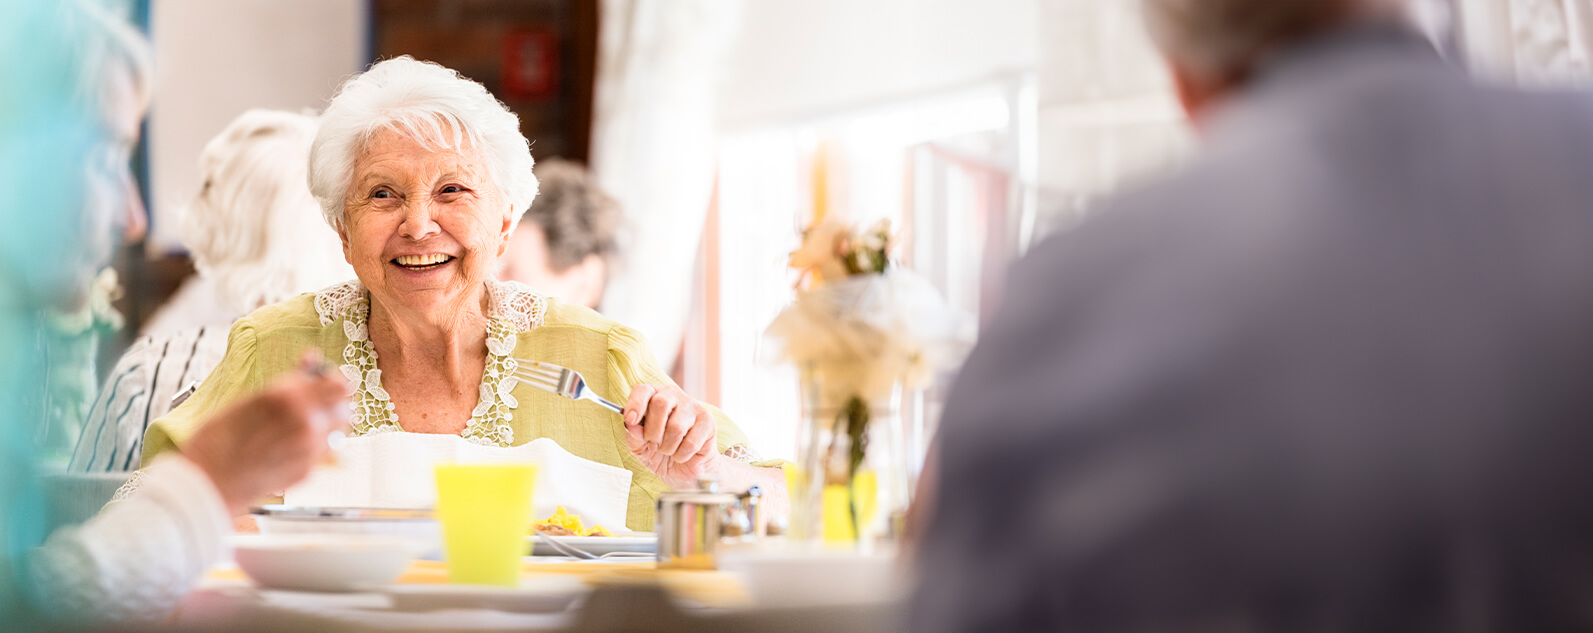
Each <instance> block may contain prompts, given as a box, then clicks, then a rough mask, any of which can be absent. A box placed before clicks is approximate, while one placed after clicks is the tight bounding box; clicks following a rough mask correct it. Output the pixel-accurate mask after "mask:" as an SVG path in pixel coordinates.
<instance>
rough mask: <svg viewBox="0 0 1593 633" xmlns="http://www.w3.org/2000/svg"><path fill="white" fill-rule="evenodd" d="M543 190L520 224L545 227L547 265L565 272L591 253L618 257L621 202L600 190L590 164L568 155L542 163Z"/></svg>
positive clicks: (541, 180)
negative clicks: (615, 253)
mask: <svg viewBox="0 0 1593 633" xmlns="http://www.w3.org/2000/svg"><path fill="white" fill-rule="evenodd" d="M536 174H537V177H538V179H539V181H540V183H541V186H542V194H541V195H539V196H537V201H536V202H534V203H532V204H531V210H530V211H528V212H526V214H525V217H524V218H522V219H521V220H520V221H521V222H534V223H536V225H537V226H539V227H541V228H542V236H543V239H544V241H545V242H546V243H547V254H548V266H549V268H551V269H552V270H553V271H554V272H561V273H562V272H564V271H566V270H569V269H570V267H571V266H574V265H576V264H579V263H581V261H582V260H584V259H586V257H587V256H588V255H596V256H598V257H601V258H603V259H604V260H607V259H609V258H610V257H612V256H613V255H614V251H615V248H616V243H615V234H616V233H617V232H618V231H619V223H620V208H619V202H618V201H616V200H614V198H612V197H610V196H609V195H608V194H606V193H603V190H602V189H599V188H598V186H597V183H594V182H592V179H591V177H590V176H589V175H588V174H587V173H586V168H584V167H581V166H580V165H578V164H576V163H572V162H570V161H567V160H563V159H558V158H554V159H550V160H544V161H542V162H541V163H539V164H537V168H536Z"/></svg>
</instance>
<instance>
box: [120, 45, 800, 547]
mask: <svg viewBox="0 0 1593 633" xmlns="http://www.w3.org/2000/svg"><path fill="white" fill-rule="evenodd" d="M310 188H311V190H312V191H313V192H314V194H315V196H316V198H317V199H318V200H319V201H320V203H321V207H322V210H323V211H324V213H325V215H326V219H327V221H328V223H329V224H331V225H332V227H333V229H335V230H336V232H337V235H338V236H339V238H340V239H341V240H342V244H343V253H344V257H345V258H346V259H347V260H348V262H349V263H350V264H351V265H352V266H353V267H354V271H355V276H356V277H357V279H355V280H352V281H349V282H347V283H344V284H341V285H338V286H334V287H332V288H328V289H326V290H323V291H321V292H318V293H315V294H313V295H304V296H300V297H298V298H295V299H291V300H288V301H285V302H282V303H279V304H277V305H273V306H270V307H267V308H264V309H261V310H259V311H257V312H255V313H253V314H250V315H249V316H247V317H244V318H243V319H240V320H239V321H238V323H237V325H235V326H234V327H233V329H232V332H231V333H230V335H229V342H228V347H227V355H226V357H225V358H224V359H223V360H222V362H221V364H220V365H219V366H218V367H217V368H216V370H215V372H214V373H212V374H211V376H210V377H209V378H207V379H206V380H205V382H204V384H203V385H202V386H201V387H200V389H199V391H198V392H197V393H195V394H194V396H193V397H192V398H190V399H189V400H188V401H187V402H186V403H184V404H183V405H182V406H180V407H178V408H177V409H176V410H174V411H172V412H171V413H170V414H168V415H166V416H165V417H163V418H161V419H160V420H157V421H156V422H154V423H153V424H152V425H151V426H150V429H149V433H148V434H147V435H146V438H145V443H144V456H145V458H146V459H148V458H149V457H152V456H154V455H157V454H159V453H162V452H165V451H170V450H174V449H184V450H185V449H186V442H187V439H188V437H189V436H190V435H192V434H193V433H194V431H195V430H196V429H197V428H198V426H199V421H200V420H202V419H204V418H206V417H208V416H209V415H210V414H211V413H212V412H214V411H217V410H219V409H221V408H222V407H225V406H227V405H228V404H229V403H231V402H233V401H235V400H236V399H238V398H239V397H241V396H243V395H245V394H249V393H252V392H253V391H255V390H256V389H258V388H259V387H260V386H261V385H262V384H264V382H265V381H268V380H270V379H271V378H273V377H275V376H277V375H279V374H282V373H283V372H285V371H288V370H289V369H291V368H292V367H293V366H294V362H295V360H296V359H297V358H298V357H299V355H300V353H301V351H302V350H303V348H305V347H311V348H315V349H319V350H320V351H321V353H322V354H324V355H325V356H326V357H327V358H331V359H341V361H342V365H341V367H340V370H341V372H342V373H343V375H344V376H347V377H348V378H349V379H350V381H351V382H353V383H354V384H355V387H356V389H355V392H354V420H353V432H354V433H355V434H356V435H370V434H378V433H390V432H411V433H422V434H450V435H457V436H461V437H463V438H464V439H466V440H469V441H471V442H474V443H477V444H485V445H492V446H518V445H521V444H525V443H527V442H529V441H531V440H533V439H538V438H551V439H552V440H554V441H555V442H557V443H558V445H559V446H560V447H562V448H563V449H564V450H566V451H569V452H570V453H572V454H574V455H575V456H577V457H580V458H583V459H585V460H590V461H592V462H597V463H599V464H604V465H607V466H613V467H619V468H624V469H625V470H628V471H630V473H631V475H632V477H631V483H630V492H629V502H628V509H627V511H626V523H627V526H628V527H630V528H631V529H636V530H651V529H652V528H653V511H654V503H655V499H656V497H657V496H658V495H659V494H660V493H663V492H665V491H668V490H670V489H680V488H692V487H695V486H696V482H697V477H698V476H699V475H703V474H713V475H717V476H718V477H719V479H720V481H721V482H722V483H723V484H724V485H725V486H726V487H727V488H733V489H745V488H747V487H749V486H752V485H759V486H761V487H762V488H763V490H765V491H768V492H769V493H771V501H773V502H774V503H775V504H777V505H776V506H775V507H780V506H782V505H783V503H784V502H783V499H784V494H783V492H784V488H785V484H784V477H783V474H782V472H781V471H780V470H779V469H778V468H765V467H758V466H756V465H754V464H753V463H752V462H753V461H754V458H753V457H752V454H753V453H752V451H751V447H749V446H748V445H747V441H746V438H745V436H744V435H743V434H742V432H741V431H740V430H739V429H737V428H736V426H735V425H734V424H733V423H731V422H730V420H728V419H727V418H725V416H724V415H723V414H721V413H720V412H718V411H717V410H715V409H713V408H711V407H709V406H707V405H704V404H701V403H699V402H697V401H696V400H694V399H692V398H691V397H689V396H687V395H686V394H685V393H684V392H682V391H681V389H680V388H679V387H677V386H675V385H674V383H672V382H671V381H670V380H669V377H668V376H667V375H665V373H664V372H663V371H662V370H661V369H660V368H659V367H658V366H657V363H656V362H655V361H654V360H653V355H652V353H651V352H650V351H649V350H648V349H647V346H646V345H645V343H643V341H642V340H641V338H640V336H639V335H638V334H637V333H636V332H635V331H633V330H631V329H630V328H627V327H625V326H622V325H620V324H618V323H615V322H613V321H610V320H608V319H605V318H603V317H602V316H600V315H598V314H597V313H595V312H592V311H591V310H588V309H586V308H584V307H580V306H575V305H570V304H567V303H563V302H561V301H559V300H557V299H553V298H550V297H545V296H542V295H539V294H537V293H536V292H534V291H533V290H531V289H530V288H527V287H526V286H524V285H521V284H518V283H514V282H503V281H498V280H497V279H494V278H493V276H492V272H493V271H494V270H496V269H497V265H498V258H499V257H500V256H501V255H502V254H503V253H504V250H505V248H506V247H507V245H508V243H509V239H510V235H511V234H512V232H513V230H514V228H515V225H516V222H517V221H518V220H519V218H520V215H521V214H523V213H524V212H525V210H526V208H527V207H528V206H530V204H531V201H532V199H533V198H534V197H535V196H536V193H537V181H536V178H535V177H534V176H533V174H532V159H531V153H530V149H529V144H528V142H527V141H526V139H525V137H524V136H523V135H521V134H520V129H519V123H518V120H517V119H516V117H515V116H514V114H513V113H511V112H509V111H508V110H507V109H506V108H505V107H504V106H503V105H502V104H501V103H499V102H498V101H497V100H496V99H494V98H493V96H492V95H491V94H489V93H488V92H487V91H486V89H485V88H483V87H482V86H481V85H480V84H478V83H475V82H473V81H470V80H467V79H464V78H462V77H460V76H459V75H458V73H456V72H454V71H452V70H449V69H447V68H444V67H442V66H439V65H436V64H431V63H424V62H419V61H416V60H414V59H411V58H409V57H399V58H396V59H391V60H387V61H384V62H381V63H378V64H376V65H374V66H372V67H371V68H370V70H368V71H367V72H365V73H363V74H361V75H358V76H355V77H353V78H351V79H350V80H348V81H347V82H346V83H345V84H344V85H343V87H342V88H341V89H340V91H339V92H338V94H337V96H336V97H334V98H333V99H332V101H331V103H330V105H329V106H328V107H327V109H326V112H325V113H324V114H323V115H322V120H321V129H320V132H319V133H318V135H317V136H316V139H315V144H314V147H313V149H312V151H311V159H310ZM515 359H529V360H536V361H544V362H550V363H554V364H557V365H562V366H565V367H569V368H572V369H575V370H577V371H580V372H581V373H582V374H583V375H584V376H585V378H586V380H587V386H588V387H589V388H591V389H592V390H593V391H595V392H596V393H597V394H599V395H601V396H603V397H605V398H608V399H610V400H613V401H616V402H623V403H624V413H623V416H621V415H618V414H615V413H613V412H610V411H608V410H606V409H603V408H601V407H597V406H594V405H593V404H592V403H590V402H580V401H574V400H569V399H565V398H562V397H560V396H557V395H554V394H552V393H548V392H545V391H541V390H538V389H536V388H534V387H531V386H528V385H524V384H520V383H518V382H516V381H514V380H513V378H512V376H513V374H514V371H515V367H516V365H517V363H516V360H515Z"/></svg>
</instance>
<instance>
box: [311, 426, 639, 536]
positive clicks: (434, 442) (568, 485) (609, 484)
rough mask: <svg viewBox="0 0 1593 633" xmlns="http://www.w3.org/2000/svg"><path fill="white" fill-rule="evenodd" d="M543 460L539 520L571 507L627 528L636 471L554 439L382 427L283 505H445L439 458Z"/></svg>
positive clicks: (536, 504) (346, 448)
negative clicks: (509, 441)
mask: <svg viewBox="0 0 1593 633" xmlns="http://www.w3.org/2000/svg"><path fill="white" fill-rule="evenodd" d="M452 463H460V464H519V463H525V464H535V465H536V467H537V477H536V488H535V490H534V491H533V492H532V496H531V501H532V513H533V514H534V515H535V517H536V518H546V517H548V516H549V515H552V514H553V510H554V507H555V506H561V505H562V506H564V508H565V509H566V510H569V511H570V512H571V513H572V514H577V515H580V517H581V520H582V521H584V522H585V523H586V524H587V525H593V524H600V525H603V526H604V527H607V528H608V529H609V530H610V531H613V532H621V531H624V530H625V511H626V509H627V508H628V507H629V501H630V491H631V472H630V471H628V470H625V469H624V468H619V467H616V466H609V465H607V464H599V463H597V462H594V461H591V460H588V459H582V458H580V457H576V456H575V455H573V454H571V453H570V452H569V451H566V450H564V448H563V447H561V446H559V444H558V443H557V442H554V441H553V440H551V439H548V438H540V439H536V440H532V441H530V442H528V443H525V444H521V445H520V446H514V447H510V448H502V447H498V446H481V445H479V444H472V443H470V442H468V441H466V440H465V439H464V438H462V437H459V436H457V435H440V434H435V433H407V432H394V433H378V434H376V435H367V436H363V437H351V438H348V440H346V441H345V442H344V443H343V445H342V447H341V449H340V450H339V451H338V456H337V464H336V465H333V466H323V467H320V468H317V469H315V470H314V471H311V473H310V476H309V477H308V478H306V479H305V480H304V481H302V482H300V483H299V485H297V486H294V487H292V488H289V489H288V491H287V493H286V494H285V495H283V503H286V504H288V505H295V506H335V507H361V508H430V507H433V506H435V505H436V504H437V481H436V479H435V478H434V477H433V475H432V466H433V465H436V464H452Z"/></svg>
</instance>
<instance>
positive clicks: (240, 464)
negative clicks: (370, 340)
mask: <svg viewBox="0 0 1593 633" xmlns="http://www.w3.org/2000/svg"><path fill="white" fill-rule="evenodd" d="M318 362H319V356H315V357H313V359H312V358H311V357H309V356H307V357H306V363H307V364H313V363H318ZM347 403H348V384H347V383H345V382H344V381H343V377H342V376H340V375H338V374H337V372H330V373H326V372H317V371H300V372H294V373H292V374H289V375H287V376H284V377H282V378H280V379H278V380H277V381H275V382H273V383H271V385H270V386H269V387H266V389H265V390H264V391H262V392H260V393H259V394H256V395H255V396H253V397H250V398H245V399H243V400H241V401H239V402H236V403H234V404H233V405H231V406H229V407H227V408H225V409H223V410H222V411H220V412H218V413H217V414H216V415H215V416H213V417H212V418H211V419H210V421H208V422H206V423H205V425H204V426H202V427H200V428H199V430H198V431H197V432H195V433H194V436H193V438H192V439H190V440H188V443H187V444H186V445H185V446H183V455H184V456H186V457H187V458H188V459H189V460H191V461H193V462H194V463H195V464H196V465H198V466H199V468H200V470H203V471H204V472H205V474H206V475H209V476H210V480H211V482H212V483H214V484H215V485H216V490H217V491H218V492H220V493H221V497H222V499H223V500H224V501H226V503H227V508H228V510H230V511H231V512H232V514H233V515H238V514H242V513H243V512H245V511H247V510H248V508H249V504H251V503H254V502H255V501H257V500H258V499H260V498H261V497H264V496H266V495H268V494H271V492H272V491H275V490H282V489H283V488H287V487H288V486H290V485H293V484H295V483H298V482H299V480H301V479H303V478H304V477H305V475H308V474H309V472H310V468H311V467H313V466H314V465H316V464H317V463H319V461H320V459H321V457H322V455H324V454H325V453H326V452H327V450H328V447H327V438H328V434H329V433H330V432H332V431H335V430H340V429H342V428H344V427H345V426H347V425H348V411H349V407H348V404H347Z"/></svg>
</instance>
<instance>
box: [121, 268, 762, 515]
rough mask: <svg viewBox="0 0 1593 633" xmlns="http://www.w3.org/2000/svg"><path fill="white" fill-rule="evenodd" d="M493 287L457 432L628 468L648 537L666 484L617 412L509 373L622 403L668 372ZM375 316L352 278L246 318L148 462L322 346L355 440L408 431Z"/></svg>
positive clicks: (725, 448)
mask: <svg viewBox="0 0 1593 633" xmlns="http://www.w3.org/2000/svg"><path fill="white" fill-rule="evenodd" d="M487 290H488V298H489V301H488V310H487V317H488V319H489V325H488V341H487V346H488V353H487V366H486V371H485V372H484V375H483V377H482V384H481V394H480V401H479V404H478V405H477V406H476V409H475V411H473V412H472V417H471V419H470V422H469V423H468V425H467V426H466V428H465V430H464V431H463V432H462V433H461V434H460V435H462V436H463V437H464V438H465V439H467V440H470V441H472V442H476V443H479V444H488V445H501V446H518V445H520V444H524V443H526V442H529V441H531V440H534V439H537V438H541V437H546V438H551V439H552V440H554V441H556V442H558V443H559V446H561V447H563V448H564V449H565V450H567V451H569V452H571V453H573V454H575V455H577V456H579V457H582V458H584V459H589V460H592V461H595V462H598V463H602V464H608V465H610V466H618V467H621V468H625V469H626V470H629V471H631V474H632V476H631V492H630V506H629V508H628V510H627V513H626V520H625V525H626V527H628V528H630V529H632V530H639V531H651V530H652V529H653V512H654V506H655V502H656V499H657V498H658V495H659V494H660V493H662V492H666V491H668V490H669V486H668V485H666V484H665V483H664V482H663V480H661V479H659V478H658V476H657V475H654V474H653V473H652V472H651V471H649V470H647V468H646V467H644V466H643V465H642V464H641V462H640V461H638V460H637V459H636V458H635V457H634V456H632V455H631V453H630V451H629V450H628V449H626V448H625V427H624V424H623V423H622V422H621V419H620V417H619V416H618V415H616V414H614V413H612V412H610V411H608V410H607V409H604V408H602V407H598V406H594V405H593V404H592V403H590V402H578V401H575V400H569V399H566V398H563V397H560V396H557V395H554V394H552V393H548V392H546V391H542V390H540V389H537V388H535V387H531V386H529V385H524V384H521V383H519V382H517V381H515V380H513V378H511V376H512V375H513V373H514V359H515V358H524V359H530V360H539V361H544V362H549V363H553V364H556V365H562V366H565V367H569V368H572V369H575V370H576V371H579V372H581V375H582V376H583V377H584V378H585V379H586V384H587V387H589V388H591V389H593V390H594V391H595V392H596V393H597V394H598V395H601V396H603V397H604V398H608V399H609V400H612V401H615V402H624V401H625V400H626V399H627V397H628V396H629V395H630V391H631V388H632V387H633V386H635V385H639V384H673V383H672V381H671V380H670V379H669V376H668V375H667V374H665V373H664V371H663V370H661V369H660V368H659V367H658V363H657V361H656V360H654V359H653V354H652V352H651V351H650V350H649V349H648V347H647V344H646V343H645V342H644V341H643V340H642V338H641V335H640V334H638V333H637V332H636V331H635V330H632V329H630V328H627V327H625V326H623V325H620V324H618V323H615V322H614V321H611V320H609V319H607V318H605V317H603V316H601V315H599V314H598V313H596V312H593V311H591V310H588V309H586V308H584V307H581V306H575V305H566V304H563V303H559V302H558V301H557V300H556V299H553V298H551V297H543V296H541V295H538V294H536V293H535V292H534V291H532V290H531V289H529V288H527V287H526V286H523V285H521V284H518V283H514V282H499V281H491V282H488V284H487ZM369 314H370V304H369V298H368V293H366V292H365V289H364V288H363V287H362V286H360V285H359V282H357V281H350V282H347V283H344V284H341V285H338V286H333V287H332V288H328V289H326V290H323V291H321V292H318V293H315V294H304V295H300V296H298V297H296V298H293V299H289V300H287V301H284V302H282V303H279V304H276V305H273V306H268V307H265V308H261V309H260V310H258V311H255V312H254V313H253V314H250V315H248V316H246V317H244V318H242V319H239V320H238V322H237V323H235V324H234V325H233V327H232V331H231V333H230V334H229V335H228V341H227V353H226V356H225V357H223V358H222V361H221V364H220V365H218V366H217V367H216V369H215V371H213V372H211V374H210V376H209V377H208V378H206V379H205V381H204V383H203V384H201V385H200V387H199V390H198V391H196V392H195V393H194V395H193V397H191V398H189V399H188V401H187V402H185V403H183V404H182V406H179V407H177V408H176V409H174V410H172V411H171V412H170V413H167V414H166V415H165V416H163V417H161V418H160V419H158V420H156V421H154V422H153V423H151V424H150V426H149V430H148V431H147V432H146V433H145V436H144V454H143V457H144V463H146V464H148V463H150V462H151V460H152V458H154V457H155V456H156V455H159V454H161V453H163V452H166V451H170V450H174V449H181V447H182V445H183V443H184V442H185V441H186V440H187V439H188V438H189V437H191V436H192V435H193V432H194V430H195V429H196V428H197V427H198V425H199V424H200V422H202V421H204V420H208V419H210V417H211V416H212V415H214V414H215V413H216V412H217V411H218V410H220V409H221V408H222V407H225V406H226V405H228V404H229V403H231V402H233V401H234V400H236V399H238V398H240V397H243V396H246V395H248V394H251V393H254V392H255V391H258V390H259V389H261V388H262V387H263V386H264V385H265V384H266V383H268V382H270V381H271V379H272V378H275V377H276V376H278V375H280V374H283V373H286V372H288V371H291V370H293V369H294V368H295V367H296V366H297V364H298V359H299V357H300V355H301V354H302V353H303V351H304V349H305V348H307V347H315V348H317V349H319V350H320V351H321V353H322V355H324V356H325V357H326V358H328V359H341V364H340V366H339V369H340V370H341V371H342V372H343V374H344V375H345V376H346V377H347V378H349V381H350V383H352V384H353V385H354V386H355V394H354V421H353V426H354V433H355V434H357V435H364V434H370V433H382V432H390V431H399V430H402V428H403V426H402V423H401V422H400V421H399V420H398V419H397V417H396V415H395V414H394V413H393V408H392V403H391V402H389V401H388V399H387V398H388V396H387V392H386V391H385V390H384V389H383V388H382V386H381V371H380V370H378V369H376V356H375V350H374V349H373V348H372V347H371V346H370V343H369V339H368V338H367V329H366V325H365V324H366V319H367V318H369ZM709 409H710V411H712V413H713V416H714V419H715V420H716V421H717V422H718V427H719V428H718V438H719V439H718V448H719V451H720V452H721V453H724V454H726V455H728V456H730V457H732V458H735V459H738V460H740V461H744V462H753V461H754V460H755V458H754V456H753V452H752V451H751V449H750V447H749V446H748V445H747V439H746V436H745V435H744V434H743V433H742V432H741V429H739V428H736V425H735V423H733V422H731V421H730V419H729V418H726V417H725V415H724V413H723V412H721V411H719V410H718V409H715V408H712V407H710V408H709ZM778 464H779V462H771V463H769V464H767V465H778ZM757 465H765V464H762V463H759V464H757Z"/></svg>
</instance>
